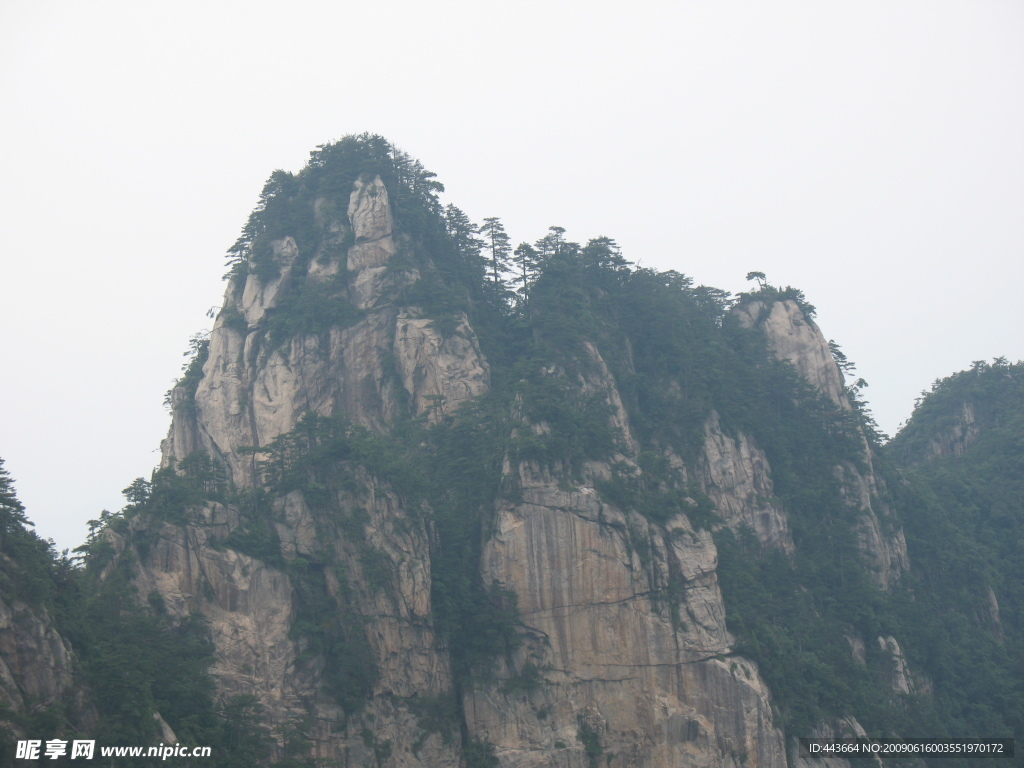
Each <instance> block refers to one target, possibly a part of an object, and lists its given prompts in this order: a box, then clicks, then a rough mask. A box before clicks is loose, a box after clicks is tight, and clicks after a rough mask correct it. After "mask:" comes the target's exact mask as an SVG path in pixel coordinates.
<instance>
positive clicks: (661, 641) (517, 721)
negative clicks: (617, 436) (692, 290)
mask: <svg viewBox="0 0 1024 768" xmlns="http://www.w3.org/2000/svg"><path fill="white" fill-rule="evenodd" d="M587 355H588V356H589V358H590V360H589V365H587V366H584V368H585V370H586V372H585V373H582V374H580V375H579V381H578V382H577V384H579V388H580V390H581V391H583V392H584V393H600V392H604V393H607V398H608V404H609V406H610V409H609V413H610V415H609V423H610V424H614V425H615V426H616V427H617V428H618V429H620V430H621V431H622V432H623V433H624V435H623V437H624V440H625V441H626V442H627V443H628V442H630V441H632V438H631V436H630V435H629V423H628V418H627V416H626V413H625V410H624V408H622V404H621V401H620V400H619V399H618V394H617V389H616V387H615V382H614V379H613V378H612V377H611V374H610V373H609V372H608V369H607V366H604V365H603V361H602V360H601V359H600V355H599V354H598V352H597V350H596V348H587ZM555 373H556V372H554V371H553V372H552V374H555ZM534 426H539V427H540V428H541V429H542V430H543V425H534ZM616 458H620V457H616ZM505 471H506V483H507V484H510V485H511V486H514V487H515V488H516V489H517V495H518V498H517V500H515V501H510V500H505V501H502V502H501V503H500V504H499V506H498V509H497V520H496V523H495V526H494V532H493V533H492V534H491V536H490V537H489V538H488V540H487V541H486V543H485V547H484V555H483V562H482V569H483V574H484V579H485V581H487V582H494V581H498V582H501V583H502V584H503V585H504V586H505V587H506V588H509V589H511V590H512V591H513V592H514V593H515V594H516V596H517V599H518V605H519V609H520V612H521V615H522V618H523V621H524V624H525V628H524V636H525V644H524V647H523V648H522V649H521V650H520V652H519V653H518V655H517V658H515V659H513V660H512V661H511V663H506V665H505V666H504V668H503V670H502V676H503V677H504V678H506V679H511V680H512V681H514V679H515V675H516V674H517V673H521V672H522V671H523V668H524V666H525V664H527V663H529V664H532V665H534V666H536V667H539V668H540V669H541V670H543V676H544V678H545V681H546V682H545V684H544V685H542V686H540V687H539V688H537V689H535V690H531V691H527V692H525V693H523V692H520V693H514V691H515V690H516V688H515V686H514V684H506V685H504V686H502V685H497V686H493V687H480V688H477V689H475V690H473V691H470V692H468V693H467V694H466V697H465V710H466V718H467V724H468V726H469V728H470V730H471V731H472V732H473V733H475V734H478V735H479V737H480V738H486V739H487V740H489V741H491V742H492V743H494V744H495V745H496V748H497V755H498V757H499V758H500V759H501V764H502V765H503V766H508V767H511V766H517V767H518V766H580V768H582V767H583V766H586V765H590V764H592V763H591V762H590V758H591V757H593V756H594V755H596V753H597V751H598V750H600V753H601V758H600V760H601V764H602V765H605V764H606V765H608V766H610V767H611V768H625V767H626V766H644V767H645V768H669V767H670V766H671V767H672V768H679V767H680V766H712V765H715V766H720V765H724V766H731V765H741V764H745V765H756V766H783V765H784V764H785V757H784V748H783V742H782V736H781V733H780V732H779V731H777V730H776V729H775V728H774V726H773V724H772V715H771V707H770V704H769V694H768V691H767V689H766V687H765V686H764V684H763V682H762V681H761V679H760V677H759V675H758V672H757V668H756V666H755V665H754V664H753V663H751V662H750V661H748V660H746V659H743V658H740V657H737V656H734V655H732V653H731V648H730V643H731V638H730V636H729V634H728V632H727V631H726V628H725V611H724V607H723V604H722V597H721V593H720V591H719V588H718V583H717V577H716V575H715V569H716V567H717V552H716V550H715V547H714V543H713V542H712V539H711V535H710V533H709V532H707V531H698V530H694V529H693V527H692V526H691V525H690V523H689V521H688V520H687V519H686V517H685V516H681V515H680V516H678V517H676V518H674V519H673V520H671V521H669V522H668V523H667V524H666V525H664V526H661V525H656V524H653V523H651V522H650V521H648V520H646V519H645V518H643V517H641V516H640V515H638V514H636V513H632V512H629V513H627V512H624V511H622V510H620V509H618V508H616V507H615V506H613V505H611V504H608V503H606V502H605V501H604V500H602V498H601V496H600V495H599V493H598V492H597V491H596V490H595V488H594V482H595V480H597V479H600V478H603V477H607V476H608V475H609V474H610V471H611V470H610V467H609V466H608V464H606V463H604V462H593V461H592V462H588V463H587V465H586V467H585V468H584V470H583V472H582V476H583V480H582V482H577V483H575V484H572V485H567V483H566V481H565V477H567V476H568V473H567V470H566V468H564V467H562V468H559V467H541V466H539V465H537V464H536V463H533V462H521V463H518V464H514V465H513V464H511V463H506V470H505ZM724 492H725V491H724V489H723V493H724Z"/></svg>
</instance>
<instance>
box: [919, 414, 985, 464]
mask: <svg viewBox="0 0 1024 768" xmlns="http://www.w3.org/2000/svg"><path fill="white" fill-rule="evenodd" d="M977 420H978V419H977V416H976V415H975V412H974V404H973V403H971V402H969V401H966V400H965V401H964V402H963V403H961V405H960V413H959V414H957V418H956V421H955V422H954V423H953V424H952V425H951V426H950V427H948V428H947V429H946V430H944V431H943V432H942V433H941V434H939V435H938V436H936V437H934V438H932V440H931V441H930V442H929V443H928V448H927V450H926V452H925V453H926V455H927V456H929V457H931V456H940V457H942V458H949V457H952V456H963V455H964V452H965V451H966V450H967V449H968V448H969V447H970V446H971V445H973V444H974V442H975V441H976V440H977V439H978V438H979V437H980V436H981V427H980V426H979V425H978V423H977Z"/></svg>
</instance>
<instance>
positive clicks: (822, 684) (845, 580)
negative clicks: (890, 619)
mask: <svg viewBox="0 0 1024 768" xmlns="http://www.w3.org/2000/svg"><path fill="white" fill-rule="evenodd" d="M715 544H716V545H717V547H718V553H719V569H718V573H719V578H720V582H721V585H722V592H723V596H724V598H725V604H726V609H727V611H728V614H727V616H728V620H729V629H730V631H732V632H734V633H735V634H736V635H737V637H738V639H739V643H738V645H737V647H736V651H737V652H738V653H740V654H742V655H744V656H747V657H749V658H752V659H754V660H755V661H757V662H758V664H759V666H760V670H761V675H762V676H763V677H764V678H765V680H766V682H767V683H768V685H769V688H770V689H771V691H772V696H773V698H774V700H775V702H776V705H777V706H778V707H779V709H780V712H781V715H782V717H781V718H780V720H779V722H778V723H777V724H778V725H780V726H782V727H784V728H785V729H786V732H787V733H790V734H805V733H811V732H812V729H813V727H814V725H815V724H816V723H817V722H819V721H820V720H822V719H826V718H830V717H835V716H843V715H848V714H854V715H855V716H856V717H857V718H858V720H860V722H861V723H862V724H863V725H864V726H865V727H866V728H868V729H869V731H870V732H871V733H874V734H877V735H878V736H879V737H881V736H883V735H889V732H888V727H890V722H889V719H888V718H890V717H891V715H892V713H891V711H890V708H889V703H888V698H889V697H888V696H887V695H886V693H885V690H884V687H883V680H884V674H883V673H884V670H885V668H886V666H885V665H887V664H888V663H890V660H889V659H887V658H880V657H879V656H878V654H873V655H871V656H870V657H869V659H868V662H869V664H868V666H867V667H866V668H864V667H861V666H859V665H858V664H857V662H856V661H855V660H854V659H853V656H852V652H851V646H850V644H849V641H848V640H847V635H849V636H850V637H857V636H860V637H866V638H869V639H870V640H871V641H872V642H873V640H874V638H875V637H877V636H878V634H879V633H880V632H881V631H882V626H883V624H882V620H883V619H882V617H881V616H880V615H879V614H880V613H882V612H884V606H883V603H884V598H883V596H882V595H881V593H880V592H879V591H878V590H877V589H876V588H875V587H873V586H872V585H871V583H870V582H869V581H868V579H867V576H866V573H865V572H864V569H863V568H859V567H857V561H858V559H859V558H858V553H857V551H856V547H855V545H854V538H853V532H852V530H851V529H850V528H849V526H848V525H843V526H837V529H836V530H834V531H833V532H831V533H829V534H826V533H825V532H824V531H819V532H817V534H816V535H815V536H814V537H813V538H812V539H811V540H805V541H804V542H803V549H802V550H801V549H798V552H800V553H801V554H800V556H798V557H797V558H796V559H795V560H790V559H789V558H788V557H786V556H785V555H784V554H782V553H781V552H778V551H771V552H762V550H761V547H760V543H759V542H758V541H757V539H756V537H755V536H754V535H753V533H751V532H745V533H742V534H741V535H740V536H739V537H737V536H735V535H733V533H732V532H731V531H729V530H728V529H723V530H720V531H718V532H717V533H716V534H715ZM816 546H817V547H823V549H821V550H819V549H816V548H815V547H816ZM891 629H892V628H891V626H888V625H887V626H886V631H887V632H888V631H891ZM867 645H868V650H869V651H874V650H875V649H874V646H871V645H870V643H868V644H867Z"/></svg>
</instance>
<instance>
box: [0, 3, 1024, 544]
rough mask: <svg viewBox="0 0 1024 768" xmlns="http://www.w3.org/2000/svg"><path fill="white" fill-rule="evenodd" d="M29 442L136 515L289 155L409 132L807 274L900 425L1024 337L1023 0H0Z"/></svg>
mask: <svg viewBox="0 0 1024 768" xmlns="http://www.w3.org/2000/svg"><path fill="white" fill-rule="evenodd" d="M0 109H2V115H3V119H2V121H0V137H2V141H0V259H2V266H3V273H2V274H3V278H2V279H3V283H2V284H3V295H2V298H0V328H2V331H3V343H4V350H3V354H2V360H3V362H2V364H0V457H3V458H4V459H5V460H6V462H7V469H8V470H9V471H10V472H11V474H12V475H13V477H14V478H15V481H16V487H17V490H18V492H19V495H20V497H21V499H22V501H23V502H24V503H25V505H26V507H27V509H28V514H29V516H30V517H31V518H32V519H34V520H35V521H36V523H37V530H38V531H39V532H40V534H41V535H43V536H44V537H52V538H54V539H55V540H56V541H57V544H58V546H59V547H61V548H63V547H74V546H76V545H78V544H79V543H81V541H82V540H83V539H84V537H85V533H86V527H85V521H86V520H88V519H89V518H94V517H96V516H97V515H98V514H99V512H100V510H101V509H103V508H108V509H111V510H114V509H118V508H120V507H121V506H122V505H123V501H124V500H123V498H122V497H121V494H120V490H121V489H122V488H124V487H125V486H126V485H128V483H129V482H131V480H132V479H133V478H135V477H138V476H147V477H148V475H149V473H150V471H151V470H152V468H153V467H154V465H155V464H156V463H157V461H158V457H159V454H158V453H157V452H156V448H157V446H158V443H159V441H160V439H161V438H162V437H163V436H164V434H165V433H166V430H167V426H168V423H169V414H168V413H167V411H166V410H165V409H164V407H163V405H162V401H163V398H164V393H165V392H166V391H167V389H168V388H169V387H170V386H171V385H172V383H173V381H174V379H175V377H176V376H177V375H179V374H180V367H181V363H182V353H183V352H184V351H185V349H186V347H187V344H188V339H189V337H190V336H191V335H192V334H194V333H196V332H197V331H200V330H202V329H204V328H208V327H209V325H210V324H211V321H210V320H209V319H207V317H206V316H205V313H206V311H207V310H208V309H209V308H210V307H212V306H214V305H219V304H220V301H221V296H222V293H223V289H224V284H223V283H222V282H221V275H222V274H223V272H224V270H225V267H224V252H225V250H226V248H227V247H228V246H229V245H230V244H231V243H232V242H234V240H235V238H236V236H237V235H238V232H239V230H240V229H241V227H242V224H243V223H244V222H245V219H246V216H247V215H248V213H249V211H250V210H251V209H252V207H253V205H254V204H255V202H256V200H257V197H258V195H259V192H260V189H261V188H262V185H263V182H264V180H265V179H266V178H267V176H269V174H270V172H271V171H273V170H274V169H275V168H284V169H286V170H289V171H298V170H299V169H300V168H301V167H302V166H303V165H304V163H305V161H306V159H307V158H308V153H309V151H310V150H311V149H313V148H315V147H316V145H318V144H322V143H325V142H328V141H331V140H334V139H337V138H340V137H341V136H343V135H345V134H348V133H360V132H363V131H371V132H375V133H380V134H382V135H384V136H386V137H387V138H389V139H390V140H391V141H392V142H394V143H395V144H397V145H398V146H399V147H401V148H403V149H404V150H406V151H407V152H409V153H410V154H412V155H413V156H415V157H418V158H419V159H420V160H421V161H422V162H423V164H424V165H425V166H426V167H427V168H429V169H431V170H433V171H435V172H436V173H437V174H438V175H439V178H440V180H441V181H442V182H444V183H445V185H446V186H447V193H446V195H445V200H446V202H452V203H455V204H456V205H458V206H459V207H461V208H462V209H463V210H465V211H466V212H467V213H468V214H469V215H470V216H471V217H472V218H473V219H474V220H476V221H480V220H482V219H483V218H484V217H486V216H500V217H502V219H503V220H504V222H505V224H506V228H507V229H508V231H509V233H510V235H511V236H512V238H513V239H514V240H515V241H516V242H518V241H521V240H529V241H532V240H535V239H537V238H539V237H541V236H542V235H543V234H544V233H545V231H546V229H547V227H548V226H550V225H553V224H556V225H560V226H562V227H565V229H566V230H567V232H566V235H567V237H569V238H570V239H574V240H578V241H586V240H587V239H589V238H591V237H596V236H600V235H607V236H609V237H613V238H615V239H616V240H618V242H619V243H620V244H621V246H622V247H623V250H624V253H625V255H626V256H627V257H628V258H630V259H632V260H633V261H640V262H642V263H643V265H644V266H649V267H656V268H659V269H670V268H671V269H676V270H679V271H681V272H684V273H686V274H688V275H691V276H692V277H693V278H694V279H695V280H696V281H697V282H698V283H705V284H708V285H714V286H717V287H719V288H724V289H727V290H730V291H734V292H735V291H741V290H745V289H747V288H748V286H749V284H747V283H746V282H745V280H744V276H745V275H746V273H747V272H749V271H751V270H760V271H763V272H765V273H767V275H768V279H769V281H770V282H772V283H773V284H776V285H787V284H791V285H794V286H797V287H799V288H801V289H803V290H804V291H805V293H806V294H807V297H808V299H809V300H810V301H811V302H812V303H813V304H815V305H816V306H817V307H818V322H819V325H820V326H821V328H822V330H823V331H824V333H825V335H826V336H827V337H829V338H834V339H835V340H836V341H838V342H839V343H840V345H841V346H842V347H843V349H844V351H845V352H846V354H847V356H848V357H849V358H850V359H851V360H853V361H854V362H855V363H856V364H857V366H858V374H859V375H861V376H863V377H864V378H866V379H867V380H868V382H869V383H870V388H869V389H868V390H867V391H866V395H867V397H868V399H869V401H870V404H871V406H872V408H873V410H874V412H875V415H876V417H877V419H878V421H879V423H880V424H881V426H882V428H883V429H884V430H886V431H887V432H889V433H893V432H895V431H896V428H897V426H898V424H899V423H900V422H901V421H903V420H904V419H905V418H907V416H908V415H909V414H910V412H911V410H912V408H913V402H914V398H915V397H916V396H917V395H918V393H919V392H920V391H921V390H922V389H925V388H928V387H929V386H930V384H931V382H932V381H933V380H935V379H936V378H939V377H942V376H946V375H948V374H950V373H952V372H954V371H956V370H960V369H963V368H965V367H967V366H969V365H970V363H971V361H973V360H978V359H991V358H992V357H995V356H998V355H1004V356H1006V357H1008V358H1010V359H1012V360H1018V359H1021V358H1024V320H1022V312H1021V307H1022V304H1024V302H1022V300H1021V298H1020V295H1021V289H1022V286H1024V221H1022V217H1024V3H1021V2H1019V0H1007V1H1005V2H1000V1H996V0H991V1H990V0H962V1H961V2H943V1H942V0H921V1H920V2H904V1H901V0H880V1H878V2H872V1H870V0H857V2H852V1H848V2H842V1H841V0H828V1H826V0H815V1H814V2H779V1H775V0H773V1H772V2H758V3H755V2H723V1H722V0H714V1H713V2H712V1H711V0H693V1H680V0H673V1H672V2H650V1H649V2H640V3H638V4H636V5H635V7H633V8H631V9H630V10H628V11H627V10H625V6H624V4H623V3H621V2H616V3H601V2H593V0H590V1H588V2H558V0H547V2H543V3H526V2H515V3H502V4H500V5H499V4H498V3H482V2H479V1H478V0H477V1H476V2H466V3H462V2H444V0H439V1H438V2H433V3H425V2H422V1H421V0H420V1H417V2H396V1H395V0H391V2H388V3H371V2H365V3H351V2H322V3H321V2H294V1H293V2H289V3H288V4H287V6H286V5H285V4H284V3H278V2H275V3H270V2H253V0H247V1H246V2H238V3H233V2H223V1H219V2H202V3H196V2H185V1H183V0H175V2H138V1H137V0H132V2H97V1H94V0H74V1H73V2H71V1H69V2H52V1H48V0H30V1H25V2H22V1H21V0H0Z"/></svg>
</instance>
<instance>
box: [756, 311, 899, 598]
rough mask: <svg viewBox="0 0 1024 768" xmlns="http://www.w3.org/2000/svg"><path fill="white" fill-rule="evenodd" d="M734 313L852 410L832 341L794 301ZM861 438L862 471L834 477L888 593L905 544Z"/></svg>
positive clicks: (848, 465)
mask: <svg viewBox="0 0 1024 768" xmlns="http://www.w3.org/2000/svg"><path fill="white" fill-rule="evenodd" d="M736 312H737V314H738V316H739V318H740V322H741V323H743V325H744V326H746V327H748V328H758V329H760V330H761V331H762V332H763V333H764V335H765V338H766V339H767V341H768V346H769V348H770V349H771V350H772V352H773V353H774V354H775V355H776V357H778V358H779V359H780V360H785V361H786V362H788V363H789V364H790V365H792V366H793V368H794V369H795V370H796V372H797V373H798V374H799V375H800V377H801V378H802V379H803V380H804V381H806V382H807V383H808V384H809V385H810V386H811V387H812V388H813V389H814V390H815V391H817V392H819V393H821V394H822V395H823V396H825V397H827V398H829V399H830V400H831V401H832V402H833V403H835V405H836V406H837V407H839V408H840V409H842V410H844V411H850V410H852V406H851V404H850V399H849V397H848V396H847V394H846V388H845V383H844V381H843V374H842V372H841V371H840V370H839V367H838V365H837V364H836V361H835V360H834V359H833V357H832V354H831V351H830V349H829V344H828V342H827V341H826V340H825V337H824V335H823V334H822V333H821V331H820V330H819V328H818V326H817V324H815V322H814V321H813V320H812V319H811V318H810V317H808V316H807V314H806V313H805V312H804V311H803V309H801V307H800V306H799V304H798V303H797V302H796V301H794V300H792V299H787V300H784V301H773V302H765V301H750V302H747V303H745V304H742V305H740V306H739V307H737V309H736ZM861 439H862V443H863V455H862V457H861V459H862V461H861V464H860V466H858V465H856V464H854V463H853V462H851V461H844V462H842V463H841V464H839V465H837V466H836V467H835V474H836V477H837V478H838V479H839V481H840V483H841V484H842V495H843V501H844V503H845V504H846V505H847V506H849V507H850V508H851V509H854V510H857V511H858V512H859V513H860V516H859V520H858V526H857V535H858V537H859V543H860V549H861V552H863V553H864V555H865V556H866V557H867V559H868V560H869V562H870V563H871V567H872V572H873V573H874V577H875V579H876V582H877V583H878V585H879V586H880V587H882V588H888V587H890V586H891V585H892V584H894V583H895V582H896V580H897V579H898V578H899V576H900V574H901V573H902V572H903V571H905V570H906V568H907V566H908V559H907V542H906V539H905V538H904V536H903V531H902V530H901V529H900V528H899V527H898V524H897V523H896V522H895V519H896V516H895V514H894V513H893V511H892V509H891V508H890V507H889V504H888V503H887V502H886V500H885V499H886V495H887V494H886V491H885V488H884V486H883V484H882V482H881V480H880V479H879V477H878V476H877V474H876V473H875V470H874V466H873V462H874V460H875V457H874V455H873V450H872V448H871V446H870V444H869V443H868V441H867V439H866V438H865V437H864V436H863V434H862V435H861Z"/></svg>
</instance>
